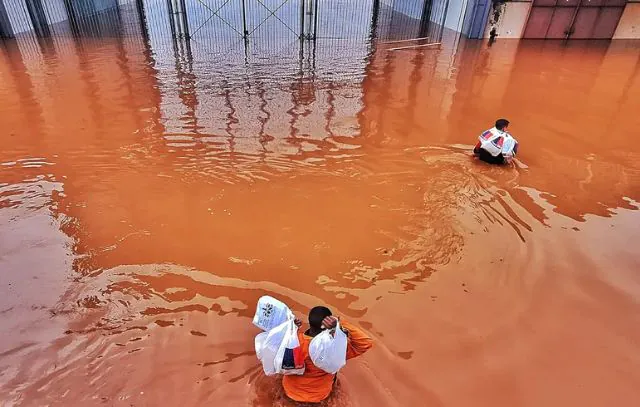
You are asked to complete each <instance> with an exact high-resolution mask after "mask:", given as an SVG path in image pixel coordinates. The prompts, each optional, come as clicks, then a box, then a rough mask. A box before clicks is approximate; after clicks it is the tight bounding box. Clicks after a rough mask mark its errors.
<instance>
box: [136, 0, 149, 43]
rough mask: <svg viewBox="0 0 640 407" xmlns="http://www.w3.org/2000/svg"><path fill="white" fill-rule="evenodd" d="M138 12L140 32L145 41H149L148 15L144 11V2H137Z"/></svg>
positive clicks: (139, 0)
mask: <svg viewBox="0 0 640 407" xmlns="http://www.w3.org/2000/svg"><path fill="white" fill-rule="evenodd" d="M136 9H137V10H138V21H139V22H140V32H141V34H142V38H144V40H145V41H149V27H148V26H147V15H146V13H145V11H144V0H136Z"/></svg>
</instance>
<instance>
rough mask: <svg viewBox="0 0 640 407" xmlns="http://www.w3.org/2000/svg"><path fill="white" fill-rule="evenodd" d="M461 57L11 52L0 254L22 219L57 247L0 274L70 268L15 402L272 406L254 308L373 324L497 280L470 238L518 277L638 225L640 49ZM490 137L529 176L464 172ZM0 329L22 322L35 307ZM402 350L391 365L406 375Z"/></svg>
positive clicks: (357, 50)
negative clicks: (249, 402)
mask: <svg viewBox="0 0 640 407" xmlns="http://www.w3.org/2000/svg"><path fill="white" fill-rule="evenodd" d="M457 41H458V39H456V38H450V41H449V43H448V44H447V45H446V46H445V47H443V48H442V49H438V50H428V49H421V50H418V51H389V50H388V47H386V46H384V45H383V44H376V43H371V42H368V41H361V42H359V43H358V42H354V43H353V44H351V45H350V46H349V47H351V48H349V47H346V46H345V47H343V48H341V49H340V52H344V58H338V59H336V58H334V56H335V55H336V52H337V51H335V50H334V49H333V48H334V45H333V44H331V43H325V44H322V43H320V42H319V43H317V44H316V47H315V48H304V49H303V50H302V51H303V52H302V53H300V49H297V48H293V49H291V50H285V52H283V53H281V54H280V56H279V57H278V59H277V64H276V65H275V66H274V61H276V60H275V59H273V58H266V59H264V60H259V61H250V63H249V62H248V61H247V60H245V59H244V58H241V59H234V58H230V59H228V60H227V59H218V58H212V57H211V56H210V55H209V54H208V52H209V50H208V49H207V46H201V45H200V44H198V43H197V42H194V43H193V44H191V47H190V48H186V47H184V43H178V42H172V43H170V44H169V48H166V47H164V46H158V47H157V48H156V47H155V45H154V42H153V39H150V38H145V37H144V36H141V37H126V36H120V37H116V38H112V39H87V38H67V39H60V38H56V39H54V40H52V41H51V42H49V43H48V45H46V46H42V45H41V44H38V45H37V46H33V47H31V46H25V45H24V43H23V42H11V41H10V42H8V43H7V46H6V47H5V48H3V54H2V59H1V60H0V73H1V75H2V77H3V78H6V80H3V81H2V82H1V83H0V95H1V97H2V100H3V101H5V103H4V104H3V106H2V107H1V108H0V114H1V115H2V119H3V124H4V131H3V133H2V134H0V140H1V141H2V142H3V145H4V146H6V148H4V149H3V151H2V153H0V163H2V164H3V166H2V176H3V178H2V182H3V184H2V186H1V189H0V199H1V200H0V213H1V214H2V216H3V218H2V219H3V228H2V229H0V231H1V232H0V233H1V236H2V239H3V242H4V241H8V240H9V239H10V238H11V236H13V232H12V227H13V226H12V225H14V223H13V222H23V221H25V219H26V220H27V221H28V222H33V223H29V224H28V225H27V227H26V229H32V230H41V229H42V230H47V231H49V232H51V231H54V232H59V231H62V232H64V234H65V235H66V237H64V236H63V237H61V236H59V235H55V236H54V237H51V238H50V241H52V242H55V243H51V245H53V246H55V247H57V248H58V249H57V250H58V251H46V252H45V253H44V254H41V253H40V252H34V251H32V250H31V248H30V247H31V245H30V244H25V245H23V246H20V245H18V246H17V247H12V248H10V249H6V252H7V253H8V252H9V251H13V252H14V253H13V256H14V257H12V260H11V267H12V268H13V267H16V268H22V267H23V265H24V264H27V263H26V261H27V260H26V259H28V258H29V257H30V256H35V258H37V259H38V261H37V262H36V270H39V271H41V272H42V273H43V274H47V272H46V271H45V269H46V267H44V266H43V264H46V261H47V259H49V258H54V259H57V260H58V263H56V267H57V268H58V269H60V270H65V271H66V272H67V274H65V276H70V278H71V279H73V280H74V281H72V282H68V283H66V282H54V283H51V282H49V281H47V282H45V284H44V285H42V284H35V286H36V287H38V288H39V289H41V290H43V291H44V290H45V289H48V290H49V291H50V295H51V296H52V297H53V298H54V300H52V301H49V302H47V303H46V304H44V305H43V307H44V309H46V311H45V312H50V313H51V315H52V316H53V318H52V320H53V321H58V322H59V323H60V325H61V327H60V326H57V327H56V329H58V331H55V329H54V334H51V335H52V336H53V339H51V338H48V339H49V341H45V340H42V341H40V342H37V341H36V343H37V344H38V345H29V346H26V345H25V343H27V342H28V341H27V340H26V339H25V336H28V335H31V332H32V331H30V330H29V329H26V330H25V331H24V332H26V333H23V334H16V335H15V336H12V337H11V339H10V341H9V342H10V343H9V344H8V345H7V346H6V348H7V349H8V350H7V349H3V350H2V352H5V351H8V352H9V353H8V354H7V355H8V356H11V358H9V359H7V362H5V363H6V364H8V365H9V364H12V363H13V364H14V365H15V366H16V367H15V368H13V370H11V372H10V373H9V374H7V376H6V377H5V378H4V379H3V390H2V393H0V395H2V397H3V399H7V400H9V399H12V400H13V399H16V398H17V397H24V398H23V399H22V400H25V401H26V402H27V403H28V402H30V401H31V402H33V403H37V404H41V403H44V402H51V401H59V400H62V399H63V398H64V396H67V395H66V394H64V393H63V390H60V389H66V388H75V386H77V383H78V382H80V380H78V374H80V373H82V372H84V371H83V370H82V369H80V367H81V366H84V365H85V363H86V361H85V360H84V359H83V358H81V357H79V356H78V355H84V356H86V357H88V358H89V362H88V365H87V367H86V369H87V372H88V374H89V376H90V377H91V378H92V379H91V380H92V382H91V385H92V386H93V387H92V388H91V389H92V390H91V391H87V392H85V393H82V392H77V393H78V394H79V395H78V396H73V397H74V398H73V399H72V402H88V401H91V400H94V399H92V397H98V398H100V399H101V400H102V401H105V402H109V401H113V397H114V396H113V389H114V388H121V389H126V391H125V390H122V392H123V394H125V393H126V394H127V395H128V397H129V396H130V397H132V398H133V397H134V395H135V397H140V398H141V399H144V398H142V396H140V394H141V393H140V392H141V391H144V390H142V389H145V388H147V387H146V386H151V387H154V386H158V385H160V386H165V385H169V382H171V381H172V380H173V379H175V378H176V377H177V376H178V374H177V373H178V372H180V374H183V373H184V376H180V377H181V378H180V379H179V380H178V379H176V380H178V381H176V382H172V383H173V384H171V385H172V386H182V387H183V388H185V389H194V383H196V385H197V386H201V385H202V384H203V383H206V382H207V381H210V383H213V382H215V383H216V384H215V385H213V386H218V385H219V386H221V387H224V386H230V387H224V388H225V389H227V390H223V391H227V392H229V394H231V396H230V397H232V398H231V400H235V401H238V402H241V401H242V400H244V401H246V400H245V399H244V398H245V397H246V387H245V388H243V387H237V386H239V385H238V384H237V383H240V384H241V385H243V386H244V385H245V383H246V382H249V383H250V384H252V385H253V387H252V389H254V390H255V389H259V388H260V386H262V385H263V383H261V382H259V380H258V379H257V377H258V376H259V371H258V370H257V369H256V363H255V360H254V359H253V358H252V357H251V356H250V355H251V353H250V351H251V346H252V345H251V343H250V342H251V335H252V334H253V333H254V332H253V331H251V329H250V327H249V321H248V317H250V315H251V313H252V309H251V308H252V306H253V304H254V303H255V301H256V299H257V298H258V297H259V296H260V295H262V294H264V293H268V294H273V295H277V296H279V297H281V298H282V299H284V300H285V301H287V303H289V304H290V305H291V306H292V307H293V308H294V309H295V310H296V311H297V312H304V311H306V309H307V308H309V307H311V306H313V305H315V304H316V303H320V302H321V303H327V304H330V305H331V306H332V307H335V308H336V309H337V310H339V311H340V312H341V313H342V314H344V315H346V316H347V317H351V318H354V319H364V318H369V317H370V314H369V309H370V308H371V307H375V306H376V304H380V303H386V302H387V301H388V302H391V303H393V301H398V300H397V298H398V297H403V298H408V297H410V296H411V295H412V293H416V292H417V291H418V290H420V289H423V288H424V287H425V286H426V285H427V283H428V282H429V277H431V276H432V275H433V273H434V272H437V271H439V270H442V269H444V268H445V267H447V266H449V267H451V268H450V269H449V270H453V272H456V271H459V270H458V269H456V265H457V264H459V263H460V262H463V261H464V259H465V258H466V259H468V258H470V257H471V258H475V256H478V258H480V259H484V257H482V255H481V254H482V253H485V252H484V251H482V250H481V245H479V244H478V239H480V240H485V241H489V242H491V241H500V242H501V250H504V252H505V253H517V255H514V259H515V260H514V263H515V265H514V267H513V269H518V267H519V266H522V267H526V266H528V265H529V262H530V261H531V260H530V259H531V258H536V256H540V254H539V252H540V250H541V249H540V247H544V249H545V250H549V252H552V251H553V247H550V246H548V245H547V242H546V240H545V239H548V237H545V238H541V237H539V236H540V234H541V233H543V232H542V230H543V229H552V230H555V229H557V228H559V227H567V226H569V227H574V228H576V229H578V228H579V227H582V224H581V223H578V222H574V221H572V220H571V219H574V220H577V221H585V219H586V218H587V217H588V216H589V215H598V216H611V215H612V214H613V213H614V212H616V211H619V209H620V208H627V209H633V210H635V209H637V201H638V199H640V196H638V190H639V189H638V185H639V182H640V178H639V176H638V175H639V172H638V164H637V163H638V158H639V157H638V155H639V154H638V153H639V150H638V147H637V143H632V142H630V141H629V140H630V139H629V135H631V134H634V131H635V129H636V128H637V127H638V125H639V124H640V123H639V122H638V120H639V119H638V116H637V115H635V113H634V111H633V109H634V106H637V104H638V101H639V100H638V97H639V96H638V95H640V89H638V87H640V81H639V80H638V77H639V75H638V71H639V69H638V64H639V62H638V61H639V59H638V58H639V57H638V53H637V52H636V50H635V49H634V48H633V47H634V46H633V45H627V44H624V43H611V44H608V43H607V44H605V45H603V44H600V43H595V44H589V45H582V44H577V45H571V44H570V45H562V44H555V43H548V42H547V43H526V42H524V43H515V42H508V41H499V42H497V43H496V44H494V45H493V47H492V48H491V49H490V50H489V49H488V48H486V46H485V45H484V44H481V43H478V42H469V41H467V42H464V41H462V42H460V43H459V44H458V43H457ZM32 45H33V44H32ZM346 49H349V50H350V51H349V52H346V51H345V50H346ZM577 62H580V64H581V66H583V67H584V69H580V70H574V69H573V68H572V67H573V66H575V63H577ZM585 83H588V84H591V88H590V89H588V90H587V91H585V90H584V88H583V86H584V84H585ZM497 116H507V117H509V118H510V119H511V120H512V122H513V124H514V126H513V131H514V133H515V134H516V135H517V137H518V139H519V140H520V141H521V142H522V145H523V150H522V154H521V160H522V161H523V162H525V163H526V164H527V166H528V169H527V170H523V169H503V168H493V167H488V166H484V165H482V164H480V163H477V162H475V161H473V160H472V159H471V158H470V157H469V155H468V154H467V153H468V151H467V150H468V144H469V143H471V142H472V140H473V139H474V137H475V134H477V132H478V131H480V130H482V129H483V128H484V127H487V126H489V125H490V122H491V121H492V120H493V119H494V118H495V117H497ZM612 128H615V131H613V132H612V131H611V129H612ZM604 136H606V137H604ZM605 141H606V142H605ZM9 211H10V212H9ZM32 211H35V212H37V213H36V215H38V217H37V218H33V219H36V220H31V219H32V217H31V215H33V214H32ZM560 215H562V216H560ZM43 219H47V220H50V219H53V220H55V222H53V223H51V224H47V222H44V221H43ZM583 223H584V222H583ZM4 225H8V226H7V227H6V228H5V227H4ZM21 228H22V226H21ZM478 236H480V238H478ZM65 239H68V240H69V241H68V240H65ZM23 241H27V240H23ZM28 241H29V242H31V240H28ZM3 250H5V249H3ZM575 250H578V249H575ZM60 252H63V254H60ZM3 254H6V253H3ZM43 259H44V260H43ZM60 259H62V260H60ZM491 261H492V262H493V261H496V262H498V261H502V258H500V259H499V260H498V259H492V260H491ZM487 267H489V266H487ZM71 269H72V270H73V271H72V272H71ZM513 269H509V270H506V269H503V268H500V267H496V270H497V271H494V274H492V276H495V277H494V278H495V279H496V280H499V281H501V284H502V285H507V286H509V287H510V288H512V289H514V290H517V289H519V288H520V285H519V284H523V283H521V280H523V281H528V279H532V280H533V279H536V278H540V279H542V278H543V276H540V275H537V274H536V275H528V276H526V277H525V276H522V275H517V276H516V277H512V275H513ZM514 280H516V281H515V282H514ZM504 281H507V283H504ZM49 284H50V285H51V286H53V287H55V288H51V287H50V286H49ZM496 285H500V284H496ZM30 290H35V291H37V290H36V289H26V288H25V292H27V293H29V292H31V291H30ZM465 290H466V289H465ZM420 295H422V293H421V294H420ZM412 298H415V297H412ZM432 300H434V299H433V298H431V299H428V300H427V301H432ZM420 304H421V306H424V304H422V303H420ZM13 307H16V308H13ZM2 308H3V312H4V311H6V312H7V313H8V314H7V315H8V316H7V318H12V317H14V316H18V315H25V314H28V313H29V312H30V311H29V310H28V308H29V305H28V301H27V302H26V303H25V302H18V303H16V304H13V303H10V302H7V303H6V304H3V307H2ZM420 309H421V308H420ZM39 317H41V316H39ZM34 325H35V323H34ZM369 325H370V326H371V327H372V330H373V326H374V324H373V323H369ZM376 326H377V321H376ZM30 329H34V330H35V328H33V327H31V328H30ZM225 330H226V331H225ZM378 330H383V328H376V332H378ZM218 331H220V332H223V333H225V332H226V334H225V335H222V334H220V333H219V332H218ZM38 332H39V331H38ZM380 332H381V333H380V337H382V331H380ZM385 333H386V334H387V335H388V334H389V332H388V331H385ZM183 334H184V335H183ZM21 335H22V336H21ZM221 335H222V336H221ZM229 335H231V337H232V339H227V338H229V337H230V336H229ZM37 336H38V335H34V337H37ZM185 338H188V339H185ZM204 338H206V340H208V341H210V342H202V341H204V340H205V339H204ZM29 341H31V339H29ZM196 341H201V342H196ZM49 343H52V344H53V345H51V346H49ZM176 343H177V344H180V349H183V350H185V352H183V353H186V355H185V354H182V355H176V353H177V352H175V350H173V351H172V350H171V347H172V346H174V345H175V344H176ZM383 343H384V342H383ZM211 344H213V345H211ZM383 346H385V345H383ZM388 346H392V345H388ZM190 349H192V350H193V351H189V350H190ZM413 352H414V350H413V349H409V348H407V347H405V348H402V349H400V348H398V349H394V351H393V352H389V354H393V355H401V358H402V360H403V363H404V361H407V360H410V359H411V358H412V357H413V356H412V355H414V353H413ZM3 355H4V353H3ZM204 355H206V356H204ZM402 355H404V356H402ZM84 356H83V357H84ZM180 356H181V357H180ZM47 358H50V359H51V360H52V361H53V360H54V359H55V362H51V363H52V364H53V365H54V366H59V368H58V367H56V368H52V369H50V368H51V363H49V362H50V361H49V360H48V359H47ZM41 359H44V361H43V360H41ZM150 361H156V362H157V361H162V362H163V363H165V364H166V366H168V368H167V369H168V370H167V371H166V375H164V376H161V375H159V376H154V374H153V372H152V370H154V369H156V367H157V365H156V364H154V363H150ZM31 362H33V363H31ZM118 366H127V367H126V368H125V371H124V372H120V373H119V374H117V375H115V374H114V373H113V372H114V370H116V369H117V368H118ZM389 366H391V368H390V369H391V370H392V371H394V372H395V371H397V370H396V369H398V365H397V361H393V363H390V364H389ZM403 366H404V365H403ZM133 367H136V368H137V369H142V370H143V371H142V372H140V371H138V372H135V373H136V374H133V373H134V371H133V370H134V368H133ZM204 367H207V368H209V369H210V370H207V371H206V372H203V368H204ZM56 369H57V370H56ZM145 369H146V370H145ZM52 372H53V373H52ZM78 372H80V373H78ZM129 375H131V376H135V379H132V380H131V383H121V382H119V380H121V378H122V377H128V376H129ZM167 377H168V378H170V379H167ZM243 380H244V382H243ZM118 386H122V387H118ZM234 386H236V387H234ZM156 388H158V387H156ZM197 388H198V389H201V388H202V389H209V390H198V391H195V392H194V393H193V394H194V395H192V398H190V400H191V402H193V403H194V404H195V403H198V402H204V401H207V400H210V399H212V397H213V396H212V393H211V392H212V391H213V390H210V388H211V387H209V386H201V387H197ZM23 390H25V392H24V394H23ZM271 391H272V388H269V389H268V390H264V391H260V390H256V392H257V393H258V395H257V397H258V399H260V397H262V396H264V393H265V392H266V393H269V392H271ZM21 394H23V395H21ZM178 394H179V392H178ZM69 397H71V396H69ZM152 397H157V396H152ZM176 397H178V396H176ZM341 397H347V396H346V395H344V396H341ZM239 400H240V401H239ZM161 401H165V402H166V400H161ZM342 401H344V399H341V400H338V401H337V402H336V403H339V402H342ZM258 403H259V402H258Z"/></svg>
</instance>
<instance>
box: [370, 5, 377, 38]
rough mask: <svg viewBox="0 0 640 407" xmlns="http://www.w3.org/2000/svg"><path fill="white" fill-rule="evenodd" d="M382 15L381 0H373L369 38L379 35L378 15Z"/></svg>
mask: <svg viewBox="0 0 640 407" xmlns="http://www.w3.org/2000/svg"><path fill="white" fill-rule="evenodd" d="M379 16H380V0H373V8H372V9H371V34H370V35H369V40H374V39H376V38H377V37H378V17H379Z"/></svg>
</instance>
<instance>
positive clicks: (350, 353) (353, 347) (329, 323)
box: [322, 316, 373, 359]
mask: <svg viewBox="0 0 640 407" xmlns="http://www.w3.org/2000/svg"><path fill="white" fill-rule="evenodd" d="M337 322H338V319H337V318H336V317H333V316H331V317H326V318H325V319H324V320H323V321H322V327H323V329H334V328H335V327H336V325H337ZM340 328H342V329H343V330H345V331H346V332H347V359H351V358H355V357H356V356H360V355H362V354H363V353H365V352H366V351H368V350H369V349H371V347H372V346H373V339H371V337H369V335H367V334H366V333H365V332H364V331H363V330H361V329H360V328H358V327H357V326H355V325H353V324H351V323H349V322H347V321H345V320H342V319H340Z"/></svg>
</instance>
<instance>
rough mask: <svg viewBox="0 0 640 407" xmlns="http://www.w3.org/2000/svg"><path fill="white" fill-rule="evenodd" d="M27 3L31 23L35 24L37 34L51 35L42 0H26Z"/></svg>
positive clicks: (42, 35)
mask: <svg viewBox="0 0 640 407" xmlns="http://www.w3.org/2000/svg"><path fill="white" fill-rule="evenodd" d="M25 3H26V4H27V11H28V12H29V17H30V18H31V24H32V25H33V29H34V31H35V32H36V35H37V36H38V37H49V36H51V31H50V30H49V24H48V23H47V15H46V14H45V12H44V5H43V4H42V0H26V1H25Z"/></svg>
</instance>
